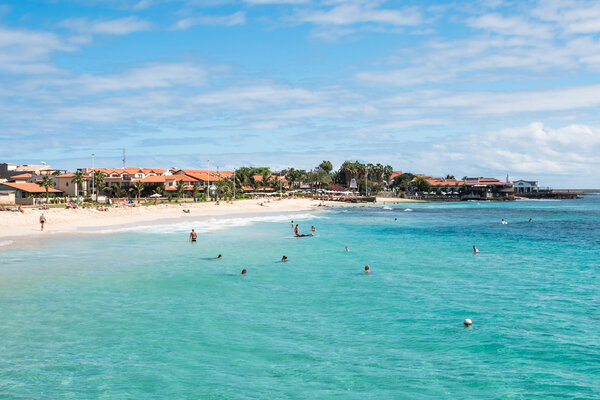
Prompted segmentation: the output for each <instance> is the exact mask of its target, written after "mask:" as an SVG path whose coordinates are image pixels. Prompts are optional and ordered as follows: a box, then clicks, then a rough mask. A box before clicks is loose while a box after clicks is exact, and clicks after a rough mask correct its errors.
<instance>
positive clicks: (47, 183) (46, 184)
mask: <svg viewBox="0 0 600 400" xmlns="http://www.w3.org/2000/svg"><path fill="white" fill-rule="evenodd" d="M40 186H41V187H43V188H44V189H46V204H48V203H49V202H50V195H49V194H48V190H50V188H53V187H54V181H53V180H52V178H50V177H49V176H44V177H43V178H42V182H41V183H40Z"/></svg>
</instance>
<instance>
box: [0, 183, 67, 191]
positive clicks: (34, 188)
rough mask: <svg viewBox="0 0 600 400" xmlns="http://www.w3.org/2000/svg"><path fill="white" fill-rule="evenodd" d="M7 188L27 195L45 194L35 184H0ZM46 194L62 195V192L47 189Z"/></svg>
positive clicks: (43, 189)
mask: <svg viewBox="0 0 600 400" xmlns="http://www.w3.org/2000/svg"><path fill="white" fill-rule="evenodd" d="M1 185H4V186H8V187H10V188H13V189H17V190H21V191H23V192H28V193H46V189H45V188H43V187H41V186H40V185H38V184H37V183H12V182H4V183H0V186H1ZM48 193H62V191H60V190H57V189H54V188H49V189H48Z"/></svg>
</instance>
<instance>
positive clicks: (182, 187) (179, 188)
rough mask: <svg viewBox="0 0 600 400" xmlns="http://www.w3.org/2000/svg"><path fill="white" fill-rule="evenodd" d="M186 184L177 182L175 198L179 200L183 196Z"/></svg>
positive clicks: (181, 181)
mask: <svg viewBox="0 0 600 400" xmlns="http://www.w3.org/2000/svg"><path fill="white" fill-rule="evenodd" d="M185 187H186V183H185V182H184V181H183V180H180V181H177V185H176V186H175V190H176V191H177V198H178V199H181V197H182V196H183V191H184V190H185Z"/></svg>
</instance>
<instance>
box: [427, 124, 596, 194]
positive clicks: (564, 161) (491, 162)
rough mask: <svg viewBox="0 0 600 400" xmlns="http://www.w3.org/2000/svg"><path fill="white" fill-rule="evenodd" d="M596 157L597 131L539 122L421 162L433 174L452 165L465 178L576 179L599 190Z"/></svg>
mask: <svg viewBox="0 0 600 400" xmlns="http://www.w3.org/2000/svg"><path fill="white" fill-rule="evenodd" d="M438 144H439V143H438ZM597 154H600V129H599V128H595V127H591V126H587V125H582V124H575V125H568V126H564V127H560V128H558V129H553V128H550V127H547V126H544V124H543V123H541V122H535V123H531V124H529V125H527V126H521V127H514V128H505V129H500V130H496V131H490V132H485V133H481V134H472V135H467V136H463V137H462V138H460V139H458V140H456V141H451V142H443V143H442V144H441V146H437V147H436V148H432V149H431V150H428V151H425V152H424V153H422V154H421V155H420V157H421V158H423V159H424V160H425V162H429V163H431V164H430V167H429V168H430V169H432V168H433V169H438V170H441V169H443V168H449V164H451V165H452V168H454V169H458V170H461V171H465V173H469V172H470V173H473V172H477V171H481V170H482V169H485V170H486V171H489V172H490V173H492V174H495V175H496V176H502V175H503V174H506V173H510V174H511V175H519V176H523V177H529V178H535V177H537V176H540V175H541V176H551V175H573V176H577V178H576V180H583V181H587V184H589V185H590V186H594V185H596V186H597V185H598V184H600V179H599V178H598V177H597V171H598V169H599V168H600V158H598V156H597ZM449 159H450V160H453V161H452V163H449V162H448V160H449ZM439 160H441V163H440V162H439ZM422 167H425V166H422ZM590 179H591V180H593V182H590V181H589V180H590ZM576 180H574V181H576ZM576 184H577V183H576ZM594 187H595V186H594Z"/></svg>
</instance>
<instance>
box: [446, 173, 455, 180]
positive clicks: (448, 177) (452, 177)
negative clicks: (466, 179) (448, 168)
mask: <svg viewBox="0 0 600 400" xmlns="http://www.w3.org/2000/svg"><path fill="white" fill-rule="evenodd" d="M446 179H456V178H455V177H454V175H450V174H448V175H446Z"/></svg>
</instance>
